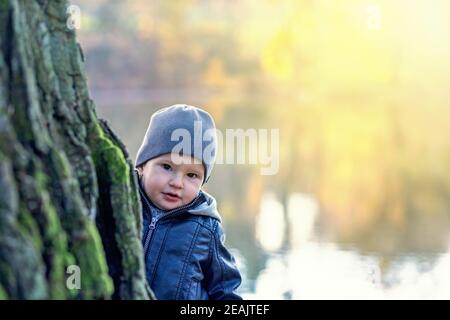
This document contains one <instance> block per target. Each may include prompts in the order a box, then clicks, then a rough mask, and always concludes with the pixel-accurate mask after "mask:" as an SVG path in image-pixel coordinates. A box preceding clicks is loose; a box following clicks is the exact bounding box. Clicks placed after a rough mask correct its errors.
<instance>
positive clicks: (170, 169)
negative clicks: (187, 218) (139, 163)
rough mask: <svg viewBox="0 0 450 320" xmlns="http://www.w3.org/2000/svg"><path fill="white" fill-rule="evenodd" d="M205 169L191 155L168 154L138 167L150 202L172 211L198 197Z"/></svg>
mask: <svg viewBox="0 0 450 320" xmlns="http://www.w3.org/2000/svg"><path fill="white" fill-rule="evenodd" d="M204 170H205V169H204V167H203V164H202V163H201V162H200V161H195V162H194V158H192V157H190V156H185V155H184V156H181V155H179V154H176V153H168V154H164V155H161V156H159V157H157V158H154V159H151V160H149V161H147V162H146V163H145V165H144V166H143V167H139V168H138V172H139V174H140V175H141V177H142V185H143V186H144V189H145V193H146V194H147V196H148V197H149V198H150V200H151V201H152V202H153V203H154V204H155V205H156V206H157V207H158V208H160V209H163V210H172V209H175V208H178V207H181V206H183V205H186V204H188V203H189V202H191V201H192V200H194V199H195V197H196V196H197V195H198V192H199V191H200V187H201V186H202V183H203V176H204V174H205V173H204Z"/></svg>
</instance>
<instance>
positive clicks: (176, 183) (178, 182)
mask: <svg viewBox="0 0 450 320" xmlns="http://www.w3.org/2000/svg"><path fill="white" fill-rule="evenodd" d="M169 185H170V186H171V187H174V188H182V187H183V175H182V174H179V173H177V174H174V175H173V176H172V178H171V179H170V180H169Z"/></svg>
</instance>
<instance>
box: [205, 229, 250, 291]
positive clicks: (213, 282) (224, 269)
mask: <svg viewBox="0 0 450 320" xmlns="http://www.w3.org/2000/svg"><path fill="white" fill-rule="evenodd" d="M209 261H210V264H209V266H208V268H207V270H206V272H205V278H206V279H205V280H206V289H207V291H208V294H209V298H210V299H211V300H242V298H241V297H240V296H239V295H238V294H237V293H236V292H235V290H236V289H237V288H238V287H239V285H240V284H241V280H242V279H241V274H240V273H239V270H238V269H237V267H236V262H235V260H234V257H233V256H232V255H231V253H230V252H229V251H228V250H227V249H226V248H225V234H224V232H223V229H222V226H221V224H220V222H218V221H217V223H216V228H215V229H214V232H213V235H212V239H211V249H210V260H209Z"/></svg>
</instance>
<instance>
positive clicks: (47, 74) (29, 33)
mask: <svg viewBox="0 0 450 320" xmlns="http://www.w3.org/2000/svg"><path fill="white" fill-rule="evenodd" d="M67 6H68V3H67V2H66V1H62V0H33V1H31V0H0V298H6V299H47V298H51V299H67V298H75V299H109V298H119V299H147V298H151V297H152V295H151V292H150V290H149V289H148V285H147V284H146V281H145V275H144V262H143V258H142V247H141V243H140V235H141V218H140V210H141V208H140V204H139V201H138V194H137V191H136V190H137V189H136V181H135V179H134V177H133V173H132V165H131V162H130V161H129V160H128V155H127V153H126V150H125V148H124V147H123V145H122V144H121V143H120V141H119V140H118V139H117V137H116V136H115V135H114V134H113V133H112V131H111V130H110V129H109V128H108V126H107V124H106V123H105V122H104V121H101V120H99V119H98V118H97V116H96V114H95V107H94V104H93V101H92V100H91V99H90V98H89V94H88V89H87V86H86V79H85V76H84V71H83V59H84V58H83V54H82V51H81V48H80V46H79V45H78V43H77V42H76V39H75V33H74V31H73V30H70V29H69V28H68V27H67V25H66V21H67V13H66V10H67ZM69 265H77V266H79V268H80V271H81V274H80V275H81V289H79V290H77V289H74V290H71V289H69V288H68V287H67V286H66V282H67V280H68V279H67V278H68V276H69V275H68V274H67V273H66V271H67V267H68V266H69Z"/></svg>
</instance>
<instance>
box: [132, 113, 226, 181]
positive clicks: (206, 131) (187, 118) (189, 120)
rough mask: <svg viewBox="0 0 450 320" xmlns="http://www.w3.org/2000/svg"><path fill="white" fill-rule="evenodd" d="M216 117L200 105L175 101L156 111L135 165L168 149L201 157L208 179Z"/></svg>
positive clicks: (214, 151) (212, 158) (168, 151)
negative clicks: (171, 104) (198, 106)
mask: <svg viewBox="0 0 450 320" xmlns="http://www.w3.org/2000/svg"><path fill="white" fill-rule="evenodd" d="M215 128H216V127H215V124H214V120H213V118H212V117H211V116H210V115H209V113H207V112H206V111H204V110H202V109H199V108H197V107H193V106H189V105H185V104H176V105H173V106H170V107H167V108H163V109H160V110H158V111H157V112H155V113H154V114H153V115H152V117H151V118H150V124H149V125H148V128H147V132H146V133H145V137H144V141H142V145H141V147H140V148H139V151H138V153H137V155H136V162H135V167H138V166H140V165H142V164H144V163H145V162H147V161H148V160H151V159H153V158H156V157H158V156H160V155H163V154H166V153H171V152H174V153H178V154H182V155H190V156H192V157H195V158H197V159H199V160H201V161H202V163H203V166H204V167H205V176H204V180H203V183H206V182H207V181H208V179H209V177H210V175H211V171H212V168H213V165H214V161H215V158H216V152H217V151H216V149H217V136H216V130H215Z"/></svg>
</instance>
